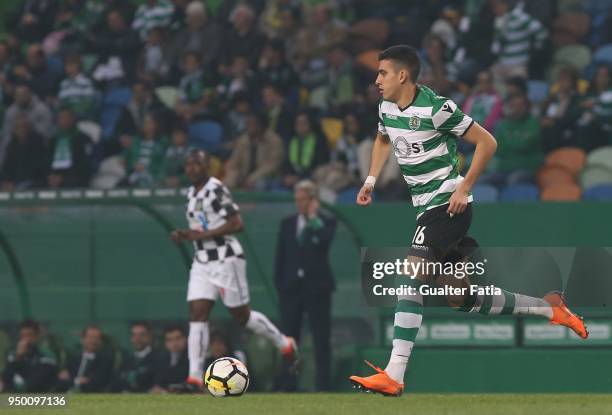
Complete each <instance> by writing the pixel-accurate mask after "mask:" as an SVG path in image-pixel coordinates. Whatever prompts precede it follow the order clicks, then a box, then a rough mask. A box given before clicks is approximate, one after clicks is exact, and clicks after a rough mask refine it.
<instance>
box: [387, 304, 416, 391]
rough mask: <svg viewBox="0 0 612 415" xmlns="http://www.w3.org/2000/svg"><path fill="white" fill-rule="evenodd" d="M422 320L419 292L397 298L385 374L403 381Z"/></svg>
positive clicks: (397, 380)
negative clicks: (391, 341) (391, 343)
mask: <svg viewBox="0 0 612 415" xmlns="http://www.w3.org/2000/svg"><path fill="white" fill-rule="evenodd" d="M422 320H423V296H422V295H421V294H416V295H410V296H402V297H399V298H398V302H397V307H396V309H395V320H394V322H393V350H391V357H390V358H389V363H388V364H387V367H386V368H385V372H387V375H389V377H390V378H391V379H393V380H395V381H396V382H399V383H401V384H403V383H404V373H405V372H406V367H407V366H408V359H410V354H411V353H412V347H413V346H414V341H415V339H416V336H417V333H418V332H419V328H420V327H421V322H422Z"/></svg>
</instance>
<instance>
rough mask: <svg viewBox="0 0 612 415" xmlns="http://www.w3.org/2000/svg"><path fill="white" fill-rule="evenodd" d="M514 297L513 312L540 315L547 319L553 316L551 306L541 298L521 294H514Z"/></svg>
mask: <svg viewBox="0 0 612 415" xmlns="http://www.w3.org/2000/svg"><path fill="white" fill-rule="evenodd" d="M514 298H515V303H514V314H528V315H532V316H542V317H546V318H548V319H549V320H550V319H551V318H552V317H553V310H552V307H551V306H550V304H548V302H547V301H546V300H544V299H543V298H537V297H529V296H528V295H522V294H514Z"/></svg>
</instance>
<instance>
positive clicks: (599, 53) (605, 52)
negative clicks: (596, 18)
mask: <svg viewBox="0 0 612 415" xmlns="http://www.w3.org/2000/svg"><path fill="white" fill-rule="evenodd" d="M593 61H594V62H605V63H612V43H608V44H607V45H603V46H601V47H600V48H598V49H597V50H596V51H595V55H593Z"/></svg>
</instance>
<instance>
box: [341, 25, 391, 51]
mask: <svg viewBox="0 0 612 415" xmlns="http://www.w3.org/2000/svg"><path fill="white" fill-rule="evenodd" d="M388 37H389V22H388V21H387V20H385V19H381V18H370V19H362V20H359V21H357V22H355V23H354V24H352V25H351V27H350V28H349V39H350V40H349V42H350V46H351V49H352V51H353V52H354V53H356V54H358V53H360V52H364V51H367V50H368V49H374V48H381V47H383V46H384V45H385V42H386V41H387V38H388Z"/></svg>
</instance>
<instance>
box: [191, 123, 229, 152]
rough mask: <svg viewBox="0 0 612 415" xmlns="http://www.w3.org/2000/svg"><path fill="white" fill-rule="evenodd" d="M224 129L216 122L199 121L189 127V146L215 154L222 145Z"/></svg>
mask: <svg viewBox="0 0 612 415" xmlns="http://www.w3.org/2000/svg"><path fill="white" fill-rule="evenodd" d="M222 138H223V127H221V124H219V123H217V122H214V121H199V122H195V123H192V124H190V125H189V144H190V145H192V146H194V147H197V148H201V149H203V150H206V151H209V152H211V153H213V152H215V151H216V150H217V149H218V148H219V146H220V145H221V140H222Z"/></svg>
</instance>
